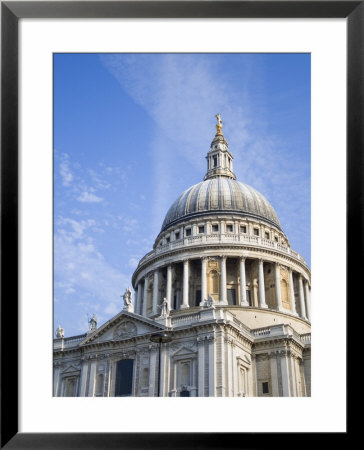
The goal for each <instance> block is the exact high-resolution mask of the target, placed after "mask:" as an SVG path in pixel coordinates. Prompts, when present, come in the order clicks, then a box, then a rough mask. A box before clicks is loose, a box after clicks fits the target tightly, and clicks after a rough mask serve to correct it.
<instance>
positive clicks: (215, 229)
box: [212, 223, 219, 233]
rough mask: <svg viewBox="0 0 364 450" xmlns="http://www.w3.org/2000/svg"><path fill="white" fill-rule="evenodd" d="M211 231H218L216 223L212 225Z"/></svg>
mask: <svg viewBox="0 0 364 450" xmlns="http://www.w3.org/2000/svg"><path fill="white" fill-rule="evenodd" d="M212 231H213V232H214V233H217V232H218V231H219V225H217V224H216V223H215V224H214V225H212Z"/></svg>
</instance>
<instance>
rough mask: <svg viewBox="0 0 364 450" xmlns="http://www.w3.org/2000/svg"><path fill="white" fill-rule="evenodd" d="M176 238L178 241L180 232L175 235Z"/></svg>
mask: <svg viewBox="0 0 364 450" xmlns="http://www.w3.org/2000/svg"><path fill="white" fill-rule="evenodd" d="M174 236H175V238H176V241H177V240H178V239H179V231H177V232H176V233H175V234H174Z"/></svg>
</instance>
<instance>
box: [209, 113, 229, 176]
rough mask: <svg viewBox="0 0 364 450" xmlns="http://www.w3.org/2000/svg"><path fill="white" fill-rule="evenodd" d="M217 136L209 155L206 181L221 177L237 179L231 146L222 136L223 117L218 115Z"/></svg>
mask: <svg viewBox="0 0 364 450" xmlns="http://www.w3.org/2000/svg"><path fill="white" fill-rule="evenodd" d="M215 117H216V119H217V124H216V134H215V137H214V139H213V140H212V142H211V147H210V150H209V152H208V153H207V156H206V159H207V173H206V175H205V178H204V179H205V180H208V179H209V178H215V177H219V176H223V177H228V178H232V179H234V180H235V179H236V177H235V175H234V172H233V155H232V154H231V153H230V151H229V144H228V143H227V141H226V139H225V138H224V135H223V134H222V120H221V115H220V114H216V116H215Z"/></svg>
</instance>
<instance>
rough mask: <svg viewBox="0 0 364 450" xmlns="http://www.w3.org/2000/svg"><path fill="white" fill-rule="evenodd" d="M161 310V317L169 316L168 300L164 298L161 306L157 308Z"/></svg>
mask: <svg viewBox="0 0 364 450" xmlns="http://www.w3.org/2000/svg"><path fill="white" fill-rule="evenodd" d="M158 307H159V308H160V310H161V317H166V316H168V315H169V305H168V300H167V299H166V298H165V297H164V299H163V302H162V304H161V305H159V306H158Z"/></svg>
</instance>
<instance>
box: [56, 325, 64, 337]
mask: <svg viewBox="0 0 364 450" xmlns="http://www.w3.org/2000/svg"><path fill="white" fill-rule="evenodd" d="M56 338H58V339H59V338H64V329H63V328H62V327H61V325H58V328H57V329H56Z"/></svg>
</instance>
